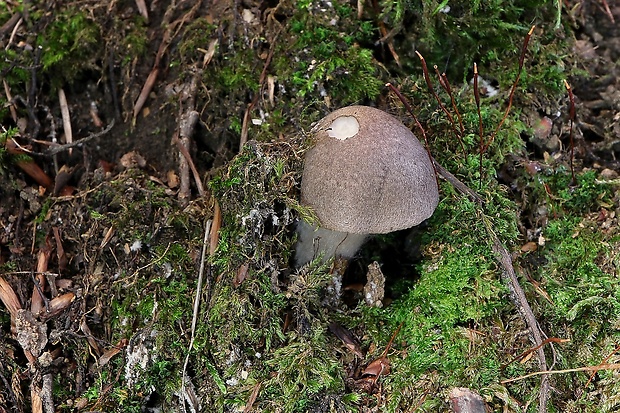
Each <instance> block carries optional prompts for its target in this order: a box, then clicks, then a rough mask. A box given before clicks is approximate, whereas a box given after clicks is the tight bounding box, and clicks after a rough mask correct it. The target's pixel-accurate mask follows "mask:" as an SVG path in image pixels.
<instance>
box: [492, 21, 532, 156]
mask: <svg viewBox="0 0 620 413" xmlns="http://www.w3.org/2000/svg"><path fill="white" fill-rule="evenodd" d="M535 28H536V26H532V28H531V29H530V31H529V32H527V35H526V36H525V40H524V41H523V47H522V48H521V56H520V57H519V71H518V72H517V78H516V79H515V81H514V83H513V84H512V88H511V89H510V96H509V97H508V107H507V108H506V111H505V112H504V116H503V117H502V120H501V121H500V122H499V123H498V124H497V127H496V128H495V131H494V132H493V134H492V135H491V138H490V139H489V141H488V142H487V143H486V145H485V148H484V150H485V151H486V150H487V149H488V148H489V146H491V144H493V141H494V140H495V136H496V135H497V132H499V130H500V129H501V127H502V125H503V124H504V122H505V121H506V118H508V113H509V112H510V109H511V108H512V99H513V98H514V95H515V92H516V90H517V85H518V84H519V79H520V78H521V72H523V62H524V61H525V52H526V51H527V45H528V44H529V42H530V38H531V37H532V33H534V29H535Z"/></svg>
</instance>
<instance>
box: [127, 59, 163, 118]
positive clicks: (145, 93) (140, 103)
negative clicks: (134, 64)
mask: <svg viewBox="0 0 620 413" xmlns="http://www.w3.org/2000/svg"><path fill="white" fill-rule="evenodd" d="M157 75H159V68H156V67H154V68H153V70H151V73H149V76H148V77H147V78H146V82H144V86H142V90H141V91H140V95H139V96H138V99H137V100H136V103H135V104H134V106H133V124H134V125H135V123H136V119H137V118H138V114H139V113H140V111H141V110H142V108H143V107H144V104H145V103H146V99H147V98H148V97H149V94H150V93H151V90H153V86H154V85H155V81H156V80H157Z"/></svg>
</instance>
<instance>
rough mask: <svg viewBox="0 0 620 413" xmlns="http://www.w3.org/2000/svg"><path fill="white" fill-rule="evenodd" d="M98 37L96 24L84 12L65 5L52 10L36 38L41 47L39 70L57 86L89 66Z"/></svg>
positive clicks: (99, 34)
mask: <svg viewBox="0 0 620 413" xmlns="http://www.w3.org/2000/svg"><path fill="white" fill-rule="evenodd" d="M100 40H101V33H100V29H99V27H98V26H97V25H96V23H95V22H94V21H93V20H92V19H91V18H90V17H89V16H88V15H87V14H86V13H85V12H83V11H80V10H77V9H72V8H67V9H64V10H61V11H58V12H56V13H54V18H53V20H52V21H51V22H50V24H49V25H48V26H47V27H46V28H45V30H44V31H43V32H42V33H40V34H39V35H38V38H37V43H38V44H39V45H40V46H41V47H42V54H41V64H42V65H43V71H44V73H46V74H47V75H48V76H50V78H51V83H52V85H54V86H56V87H59V86H61V85H62V84H63V83H65V82H67V81H71V80H72V79H74V78H75V77H76V75H77V74H78V73H79V72H80V71H81V70H84V69H85V68H87V67H89V65H92V63H93V62H92V61H91V59H92V58H93V57H94V56H95V53H96V51H97V48H96V47H95V45H96V44H97V43H98V42H99V41H100Z"/></svg>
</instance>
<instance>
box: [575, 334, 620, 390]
mask: <svg viewBox="0 0 620 413" xmlns="http://www.w3.org/2000/svg"><path fill="white" fill-rule="evenodd" d="M618 351H620V345H618V346H616V348H615V349H614V351H612V352H611V353H609V354H608V355H607V357H605V358H604V359H603V362H602V363H601V365H603V364H607V362H608V361H609V359H610V358H611V356H613V355H614V354H616V353H617V352H618ZM597 371H598V370H594V371H593V372H592V374H590V378H589V379H588V382H587V383H586V385H585V386H583V388H584V390H585V389H587V388H588V386H589V385H590V383H591V382H592V380H593V379H594V376H596V372H597ZM584 394H585V391H584V392H583V393H582V396H583V395H584Z"/></svg>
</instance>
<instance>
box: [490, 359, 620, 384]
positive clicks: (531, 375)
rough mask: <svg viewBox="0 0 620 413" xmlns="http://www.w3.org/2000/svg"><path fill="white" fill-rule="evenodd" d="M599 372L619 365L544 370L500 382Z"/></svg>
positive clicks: (613, 368) (618, 368)
mask: <svg viewBox="0 0 620 413" xmlns="http://www.w3.org/2000/svg"><path fill="white" fill-rule="evenodd" d="M601 370H620V363H613V364H599V365H598V366H586V367H577V368H575V369H565V370H544V371H536V372H534V373H530V374H526V375H524V376H519V377H514V378H512V379H507V380H502V381H501V382H500V383H501V384H507V383H513V382H515V381H520V380H525V379H529V378H530V377H534V376H540V375H545V376H546V375H548V374H564V373H576V372H579V371H601Z"/></svg>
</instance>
